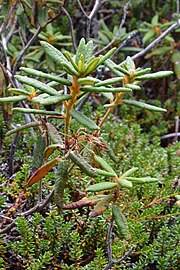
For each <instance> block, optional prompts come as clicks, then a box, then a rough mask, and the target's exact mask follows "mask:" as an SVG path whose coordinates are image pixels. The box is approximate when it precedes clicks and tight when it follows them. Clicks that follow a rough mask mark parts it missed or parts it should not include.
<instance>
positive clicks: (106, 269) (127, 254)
mask: <svg viewBox="0 0 180 270" xmlns="http://www.w3.org/2000/svg"><path fill="white" fill-rule="evenodd" d="M135 248H136V246H135V245H134V246H132V247H131V248H130V250H129V251H128V252H127V253H126V254H125V255H124V256H123V257H122V258H121V259H119V260H118V261H112V262H111V263H109V264H108V265H107V266H106V267H105V268H104V269H103V270H109V269H111V268H112V266H113V265H115V264H120V263H121V262H122V261H124V260H126V259H127V257H129V255H130V254H131V253H132V252H133V250H134V249H135Z"/></svg>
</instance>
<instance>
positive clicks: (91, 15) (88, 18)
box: [78, 0, 101, 41]
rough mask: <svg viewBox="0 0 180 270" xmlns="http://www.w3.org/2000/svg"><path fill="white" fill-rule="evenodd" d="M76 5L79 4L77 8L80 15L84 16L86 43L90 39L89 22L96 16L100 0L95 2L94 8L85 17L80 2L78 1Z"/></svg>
mask: <svg viewBox="0 0 180 270" xmlns="http://www.w3.org/2000/svg"><path fill="white" fill-rule="evenodd" d="M78 4H79V7H80V9H81V11H82V13H83V14H84V16H85V17H86V19H87V29H86V40H87V41H88V40H89V38H90V30H91V22H92V19H93V17H94V16H95V15H96V13H97V11H98V9H99V7H100V5H101V1H100V0H96V1H95V4H94V7H93V9H92V11H91V13H90V14H89V15H87V13H86V12H85V10H84V8H83V6H82V4H81V1H80V0H78Z"/></svg>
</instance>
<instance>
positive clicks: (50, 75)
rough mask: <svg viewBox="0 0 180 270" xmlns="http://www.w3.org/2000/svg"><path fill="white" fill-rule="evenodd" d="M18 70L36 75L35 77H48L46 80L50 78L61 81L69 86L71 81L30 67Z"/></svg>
mask: <svg viewBox="0 0 180 270" xmlns="http://www.w3.org/2000/svg"><path fill="white" fill-rule="evenodd" d="M20 70H22V71H24V72H25V73H27V74H30V75H32V76H36V77H40V78H44V79H48V80H52V81H55V82H59V83H62V84H63V85H67V86H70V85H71V84H72V83H71V81H69V80H67V79H65V78H61V77H59V76H56V75H53V74H48V73H45V72H42V71H39V70H35V69H32V68H25V67H21V68H20Z"/></svg>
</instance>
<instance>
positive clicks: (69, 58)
mask: <svg viewBox="0 0 180 270" xmlns="http://www.w3.org/2000/svg"><path fill="white" fill-rule="evenodd" d="M64 55H65V56H66V58H67V59H68V61H69V62H70V63H71V65H72V66H73V68H74V69H75V70H77V71H78V66H77V64H76V63H75V62H74V60H73V57H72V55H71V54H70V53H69V52H68V51H65V52H64Z"/></svg>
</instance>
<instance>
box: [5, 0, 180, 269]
mask: <svg viewBox="0 0 180 270" xmlns="http://www.w3.org/2000/svg"><path fill="white" fill-rule="evenodd" d="M0 10H1V16H0V23H1V25H0V35H1V41H0V42H1V43H0V44H1V47H0V96H1V97H3V98H4V97H7V96H9V95H10V94H9V92H8V88H10V87H11V88H12V87H14V88H18V86H19V84H18V81H17V80H16V78H15V75H20V74H22V72H21V71H20V67H26V68H34V69H38V70H41V71H43V72H46V73H49V74H62V73H63V72H62V69H61V68H60V67H59V66H58V65H57V64H56V63H55V62H54V61H53V60H52V58H51V57H50V56H49V55H48V54H46V53H45V51H44V50H43V48H42V46H41V44H40V42H41V41H45V42H48V43H50V44H51V45H53V46H54V47H56V48H57V49H59V50H60V51H61V52H64V51H65V50H68V51H69V52H72V53H75V51H76V49H77V45H78V44H79V41H80V40H81V38H82V37H84V38H85V39H86V41H88V40H93V42H94V45H95V46H94V54H95V56H99V55H101V54H102V55H104V54H105V53H107V52H108V51H109V50H110V49H112V48H114V47H116V50H115V53H114V54H113V55H112V57H111V59H112V60H113V61H114V62H115V63H117V64H120V63H122V62H123V61H124V60H125V59H126V57H127V56H131V57H132V59H133V60H134V61H135V64H136V67H142V68H149V67H151V69H152V70H153V71H154V72H158V71H160V70H164V71H165V70H172V71H173V75H172V76H170V77H164V78H159V79H157V80H148V81H143V82H142V84H141V86H142V90H143V91H133V97H134V99H135V100H139V101H145V102H149V103H151V104H153V105H155V106H158V107H163V108H165V109H166V110H167V113H162V112H152V111H147V110H144V109H141V108H136V107H131V106H128V105H126V104H123V105H118V106H117V107H116V109H115V110H114V112H113V114H111V115H110V116H109V118H108V121H107V122H105V123H104V125H103V126H102V128H101V136H102V137H103V139H104V140H105V141H106V142H107V143H108V144H109V146H110V147H111V149H113V151H114V154H115V156H116V160H117V163H114V162H113V160H111V159H110V157H109V156H108V155H107V153H103V157H105V158H106V160H107V161H108V164H110V165H111V166H113V169H114V170H115V171H116V172H117V173H120V172H123V173H124V172H126V171H127V170H128V169H130V168H132V167H138V168H139V169H140V170H139V171H138V172H136V174H135V176H136V177H141V176H142V175H145V176H146V175H147V176H151V177H155V178H158V179H160V180H161V181H159V182H156V183H153V184H152V183H145V184H143V185H138V184H137V185H134V186H133V188H131V189H127V188H125V187H122V188H121V193H120V196H119V198H118V200H117V205H118V206H119V207H120V208H121V211H122V213H123V215H124V216H125V217H126V218H127V223H128V227H129V229H128V230H129V234H130V235H131V237H130V238H126V237H124V235H123V234H122V235H120V236H119V230H118V226H117V224H115V225H114V226H113V222H112V215H111V209H107V210H106V211H105V212H104V213H103V214H102V215H98V216H97V217H96V218H94V217H92V216H91V212H92V207H91V206H88V207H85V208H75V209H63V210H61V209H60V208H59V207H58V206H57V201H56V198H55V197H53V196H52V190H53V186H54V184H55V182H56V180H55V178H56V169H54V168H53V169H52V170H50V171H49V172H48V173H47V174H46V175H45V177H43V180H42V183H43V185H42V190H41V192H39V190H40V188H39V183H35V184H34V185H32V186H31V187H29V185H28V179H29V177H30V176H31V175H32V173H33V172H35V171H36V170H37V169H38V168H39V167H40V166H41V165H42V162H43V161H42V159H41V158H42V154H40V155H38V152H40V151H41V150H40V148H38V146H39V145H41V146H42V141H41V136H39V135H38V134H39V133H38V130H37V127H34V128H31V129H20V130H17V128H18V127H20V126H22V125H24V124H27V125H29V124H30V123H32V122H33V121H34V119H36V116H31V115H28V114H25V115H24V114H21V113H13V114H12V108H13V107H17V106H16V105H17V102H15V103H14V104H13V103H2V104H1V105H0V112H1V115H0V134H1V136H0V187H1V197H0V209H1V215H0V218H1V223H0V227H1V236H0V254H1V257H0V269H29V270H30V269H31V270H38V269H45V268H47V269H80V270H81V269H82V270H83V269H88V270H91V269H92V270H96V269H97V270H100V269H104V270H105V269H129V270H130V269H138V270H140V269H143V270H144V269H145V270H148V269H155V270H156V269H162V270H164V269H168V270H172V269H173V270H174V269H179V266H180V265H179V259H180V258H179V254H180V244H179V241H180V239H179V202H180V197H179V196H180V195H179V174H180V167H179V164H180V143H179V141H178V138H179V136H180V133H179V117H178V116H179V115H180V105H179V104H180V103H179V101H180V98H179V92H178V89H179V86H180V82H179V79H180V62H179V61H180V54H179V46H180V43H179V28H178V22H179V21H178V20H179V15H178V13H179V4H178V1H149V0H146V1H141V0H136V1H129V2H127V1H74V0H72V1H70V0H69V1H2V3H1V4H0ZM93 77H94V78H103V79H104V80H105V79H108V78H111V77H112V73H111V72H110V71H109V69H108V68H107V67H103V68H98V69H97V70H96V71H94V73H93ZM67 78H68V77H67ZM61 89H62V86H60V90H61ZM63 90H65V91H67V89H66V87H64V88H63ZM127 96H128V97H130V96H131V94H129V93H127ZM106 103H107V98H106V97H105V96H103V95H101V94H98V93H92V94H90V95H89V96H88V99H86V100H84V101H83V103H82V104H81V106H80V109H81V110H82V111H83V113H84V114H85V115H87V116H89V117H91V118H92V119H93V120H94V121H95V122H96V123H98V121H99V120H100V119H101V118H102V117H103V115H104V114H105V112H106V108H105V107H103V105H104V104H106ZM18 104H19V105H18V106H21V107H23V106H24V105H23V102H22V103H18ZM100 105H101V106H100ZM28 106H30V103H28ZM26 108H27V107H26ZM57 108H58V109H59V110H61V112H62V111H63V110H64V108H63V106H60V107H58V106H57V105H48V106H47V107H46V110H48V111H54V110H57ZM45 119H46V118H45ZM48 121H49V119H48ZM50 122H51V124H53V125H54V126H55V127H56V128H57V130H58V131H59V133H60V134H61V135H62V134H63V132H64V129H62V126H61V121H59V119H56V118H52V119H50ZM79 127H81V126H80V125H79V123H78V122H75V121H73V122H72V123H71V130H72V131H77V130H78V129H79ZM15 128H16V132H14V133H11V132H10V130H12V129H15ZM82 131H83V130H82ZM7 132H8V133H7ZM74 134H76V133H75V132H74ZM78 135H79V134H78V133H77V134H76V136H78ZM75 139H76V138H75ZM56 156H57V150H56V151H55V152H54V153H53V154H52V158H55V157H56ZM75 168H76V169H75V170H73V171H71V172H70V174H69V177H68V182H67V184H66V187H65V190H64V196H63V204H64V205H68V204H70V203H72V202H77V201H78V200H80V199H81V198H83V197H84V196H86V194H87V192H86V188H87V186H89V185H90V184H93V183H94V184H95V183H99V182H101V181H102V178H100V177H97V178H95V179H93V181H92V178H91V177H89V176H86V175H83V176H82V172H81V170H79V168H78V167H75ZM105 179H106V178H105ZM104 195H108V191H104ZM40 197H42V198H40ZM110 253H112V255H111V254H110Z"/></svg>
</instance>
